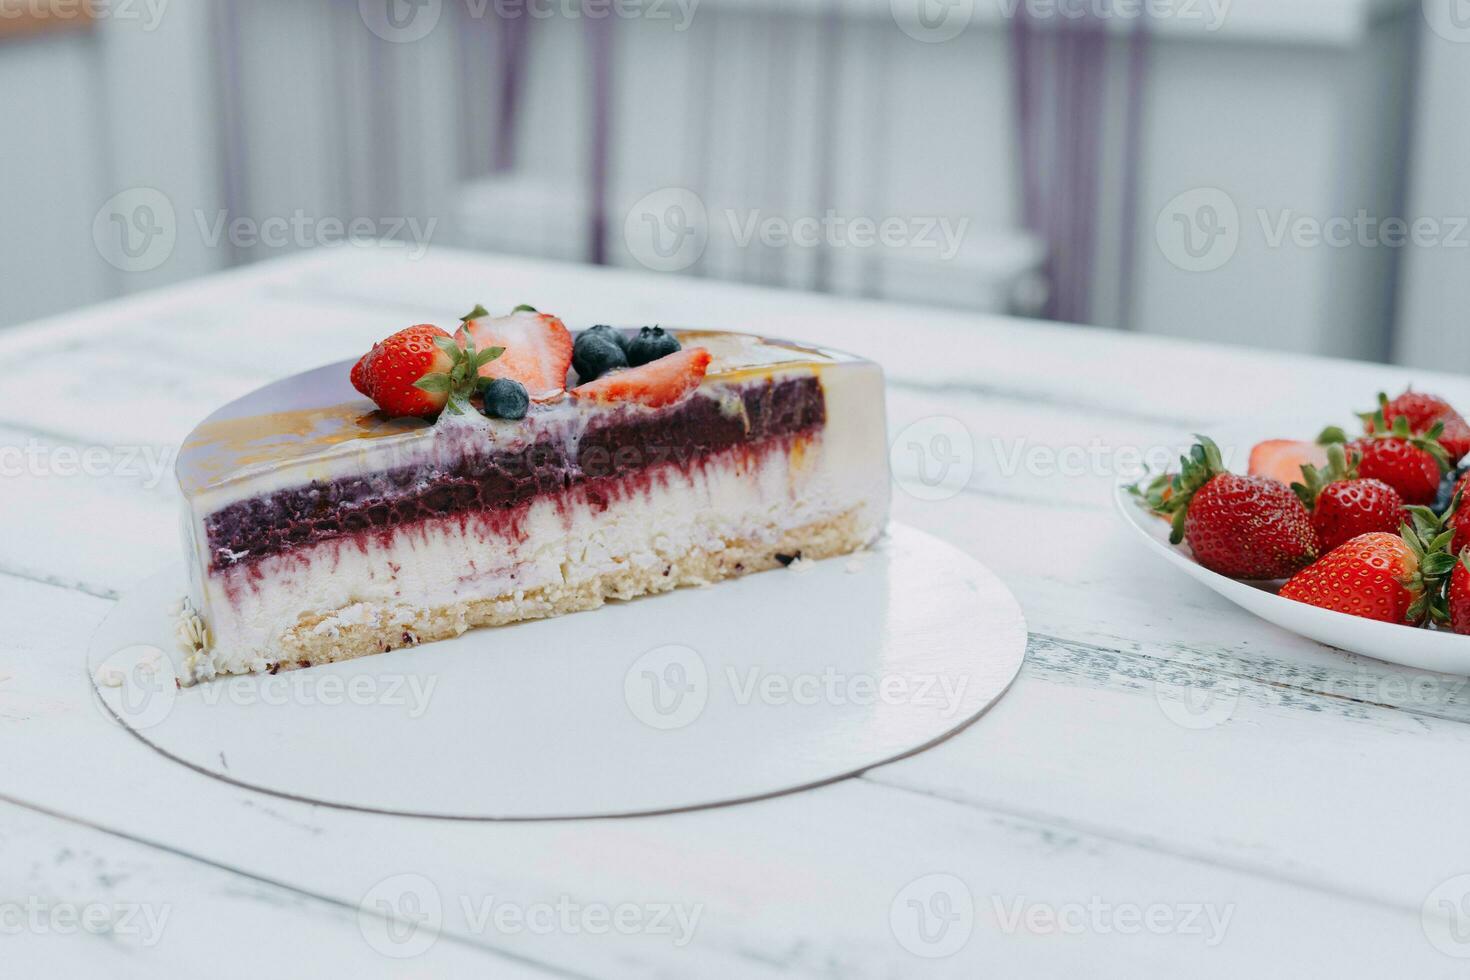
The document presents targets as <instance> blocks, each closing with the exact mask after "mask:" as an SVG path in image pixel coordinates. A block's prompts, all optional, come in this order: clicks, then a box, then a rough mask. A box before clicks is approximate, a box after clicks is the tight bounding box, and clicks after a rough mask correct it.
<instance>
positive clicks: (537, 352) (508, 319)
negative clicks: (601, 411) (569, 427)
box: [459, 306, 572, 402]
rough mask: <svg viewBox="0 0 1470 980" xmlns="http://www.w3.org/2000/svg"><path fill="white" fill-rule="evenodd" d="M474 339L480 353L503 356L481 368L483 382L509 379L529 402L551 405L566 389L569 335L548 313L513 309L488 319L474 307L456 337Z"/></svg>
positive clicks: (559, 322) (570, 358) (569, 358)
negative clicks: (489, 351) (497, 350)
mask: <svg viewBox="0 0 1470 980" xmlns="http://www.w3.org/2000/svg"><path fill="white" fill-rule="evenodd" d="M465 335H468V336H470V337H473V338H474V340H475V343H476V344H477V345H478V346H479V348H480V350H487V349H489V348H491V347H503V348H505V351H504V353H502V354H501V355H500V357H498V358H496V359H495V360H494V361H491V362H490V363H488V364H486V365H485V366H484V367H482V368H480V377H482V378H511V379H512V380H515V381H519V382H520V383H521V384H523V385H525V386H526V392H527V394H529V395H530V396H531V400H532V401H538V402H545V401H552V400H554V399H555V398H557V397H558V396H560V395H561V393H562V392H564V391H566V387H567V369H568V368H570V367H571V366H572V335H571V332H570V331H568V330H567V328H566V326H565V324H563V323H562V322H561V321H560V320H559V319H557V318H556V317H554V316H552V315H550V314H549V313H538V312H536V311H535V310H533V309H531V308H530V307H529V306H527V307H516V309H515V311H514V312H512V313H511V314H509V315H508V316H497V317H492V316H490V315H489V314H488V313H487V312H486V311H485V308H484V307H483V306H477V307H475V308H474V309H473V310H471V311H470V312H469V313H468V314H466V315H465V317H464V325H463V326H461V327H460V328H459V336H461V337H464V336H465Z"/></svg>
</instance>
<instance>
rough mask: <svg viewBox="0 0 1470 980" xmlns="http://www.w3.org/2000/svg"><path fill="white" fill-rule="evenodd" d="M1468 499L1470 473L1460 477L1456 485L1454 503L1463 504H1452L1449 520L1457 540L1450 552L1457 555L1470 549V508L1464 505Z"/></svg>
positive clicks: (1451, 546)
mask: <svg viewBox="0 0 1470 980" xmlns="http://www.w3.org/2000/svg"><path fill="white" fill-rule="evenodd" d="M1467 497H1470V473H1466V474H1465V475H1464V476H1462V477H1460V481H1459V482H1458V483H1456V484H1455V494H1454V501H1461V503H1460V504H1459V505H1458V506H1457V505H1456V504H1455V503H1454V501H1451V503H1450V516H1449V518H1448V520H1449V525H1450V527H1452V528H1454V530H1455V540H1454V543H1453V544H1451V545H1450V551H1451V552H1452V553H1454V554H1457V555H1458V554H1459V553H1460V552H1462V551H1464V550H1465V549H1466V548H1470V507H1466V506H1465V505H1464V503H1463V501H1464V500H1465V498H1467Z"/></svg>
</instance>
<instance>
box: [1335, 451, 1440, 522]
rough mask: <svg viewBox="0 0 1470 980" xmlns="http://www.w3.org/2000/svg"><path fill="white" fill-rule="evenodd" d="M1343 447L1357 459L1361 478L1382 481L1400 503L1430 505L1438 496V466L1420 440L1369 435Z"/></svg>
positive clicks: (1430, 452) (1433, 456) (1437, 462)
mask: <svg viewBox="0 0 1470 980" xmlns="http://www.w3.org/2000/svg"><path fill="white" fill-rule="evenodd" d="M1347 448H1348V452H1350V453H1353V454H1354V455H1356V456H1357V457H1358V473H1359V474H1360V475H1361V476H1362V477H1363V479H1365V480H1382V481H1383V482H1384V483H1387V484H1388V485H1389V486H1391V487H1393V488H1394V489H1395V490H1397V491H1398V493H1399V496H1400V497H1402V498H1403V499H1404V503H1406V504H1410V505H1419V506H1423V505H1425V504H1431V503H1433V502H1434V498H1435V497H1436V496H1437V495H1438V494H1439V478H1440V474H1441V468H1440V463H1439V460H1438V458H1437V457H1436V455H1435V453H1434V452H1433V451H1432V450H1430V449H1428V448H1426V446H1425V443H1424V441H1423V440H1422V439H1421V437H1418V436H1415V437H1413V438H1410V437H1407V436H1404V437H1399V436H1370V437H1368V438H1365V439H1359V440H1357V441H1356V442H1353V443H1349V444H1348V447H1347Z"/></svg>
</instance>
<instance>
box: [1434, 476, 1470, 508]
mask: <svg viewBox="0 0 1470 980" xmlns="http://www.w3.org/2000/svg"><path fill="white" fill-rule="evenodd" d="M1466 472H1467V468H1466V467H1464V466H1461V467H1457V468H1456V469H1453V470H1450V471H1449V472H1448V473H1446V474H1445V475H1444V479H1442V480H1440V482H1439V495H1438V496H1436V497H1435V499H1434V512H1435V513H1436V514H1443V513H1444V512H1445V511H1447V510H1449V509H1450V504H1451V503H1452V502H1453V501H1454V499H1455V486H1456V484H1458V483H1459V482H1460V478H1461V477H1463V476H1464V475H1465V473H1466Z"/></svg>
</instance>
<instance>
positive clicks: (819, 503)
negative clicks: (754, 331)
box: [178, 308, 889, 683]
mask: <svg viewBox="0 0 1470 980" xmlns="http://www.w3.org/2000/svg"><path fill="white" fill-rule="evenodd" d="M178 472H179V485H180V488H181V489H182V491H183V498H184V521H185V539H186V545H187V549H188V561H189V566H190V569H191V582H190V600H189V602H190V606H191V608H189V609H187V610H186V614H187V617H188V619H189V623H190V625H189V626H188V627H187V629H186V633H187V635H188V637H189V642H190V645H191V646H192V648H193V651H192V655H191V656H190V657H189V658H188V660H187V661H186V663H185V670H184V673H185V675H186V678H185V679H186V682H189V683H192V682H193V681H196V680H201V679H207V678H209V677H213V676H214V675H215V674H217V673H232V674H233V673H246V672H251V671H267V670H268V671H272V672H274V671H276V670H282V669H290V668H295V667H307V666H311V665H313V664H321V663H328V662H331V661H337V660H346V659H350V658H353V657H360V656H364V655H367V654H372V653H381V652H384V651H387V650H392V649H394V648H396V647H405V646H412V645H414V644H418V643H423V642H427V641H430V640H439V639H444V638H447V637H453V636H458V635H459V634H461V633H463V632H465V631H466V630H467V629H470V628H472V627H476V626H494V625H499V624H504V623H511V622H516V621H518V620H524V619H533V618H539V617H545V616H556V615H560V614H562V613H569V612H576V611H579V610H585V609H593V608H595V607H597V606H600V605H602V604H603V603H604V602H606V601H607V600H609V599H632V598H635V597H638V596H642V595H647V594H650V593H656V592H664V591H667V590H670V589H674V588H677V587H679V586H686V585H704V584H706V583H710V582H715V581H718V580H720V579H726V578H731V577H733V576H738V575H745V574H748V573H751V572H758V571H763V570H766V569H772V568H778V567H780V566H782V565H785V564H789V563H790V562H792V561H793V560H795V559H797V558H801V559H819V558H825V557H829V556H832V555H838V554H842V553H845V552H850V551H854V550H857V549H860V548H863V547H864V546H866V545H867V544H869V543H870V542H872V541H873V540H874V538H875V537H877V536H878V534H879V533H880V532H881V530H882V528H883V526H884V524H885V522H886V520H887V512H888V493H889V489H888V467H887V446H886V435H885V429H884V412H883V381H882V373H881V372H880V370H879V368H878V367H877V365H875V364H873V363H871V362H869V361H865V360H861V359H859V358H855V357H851V356H848V355H844V354H840V353H837V352H835V351H830V350H819V349H814V348H810V347H804V346H800V345H797V344H792V343H786V342H782V341H776V340H766V339H763V338H759V337H754V336H748V335H744V334H737V333H722V332H714V331H698V330H670V331H664V330H661V329H658V328H647V327H645V328H642V329H640V330H637V331H625V330H614V329H613V328H610V327H594V328H591V329H589V330H586V331H583V332H582V333H581V334H579V335H577V336H576V337H575V338H574V337H573V336H572V335H571V334H570V333H569V332H568V331H567V330H566V328H565V327H564V326H563V325H562V324H561V322H560V321H559V320H557V319H556V318H555V317H552V316H548V315H545V314H541V313H537V312H535V311H533V310H529V309H521V310H518V311H517V312H515V313H513V314H511V315H509V316H505V317H490V316H489V315H488V314H486V313H485V312H484V311H483V310H482V309H480V308H476V310H475V311H474V312H473V313H471V314H470V315H469V316H467V317H466V318H465V320H464V321H463V323H462V324H461V325H460V327H459V328H458V329H457V330H456V332H455V333H454V334H453V335H451V334H449V333H448V332H446V331H443V330H440V329H439V328H437V327H432V326H428V325H422V326H418V327H412V328H409V329H408V330H404V331H400V332H399V333H398V334H395V335H393V336H392V337H390V338H388V339H387V340H385V341H383V342H381V343H379V344H378V345H376V346H375V347H374V348H373V350H372V351H370V352H369V353H368V354H366V355H365V356H364V357H363V358H362V359H361V360H360V361H358V362H357V363H356V364H352V363H343V364H338V365H331V366H328V367H324V368H320V369H318V370H315V371H311V372H308V373H306V374H301V375H297V376H295V377H292V378H288V379H286V380H284V381H280V382H277V383H276V384H273V385H270V386H268V387H266V388H263V389H261V390H259V391H257V392H255V393H254V394H251V395H248V396H246V397H245V398H242V399H240V400H239V401H236V402H233V403H231V404H229V405H227V406H225V407H224V408H222V409H220V410H219V411H217V412H216V413H214V415H212V416H210V417H209V418H208V419H206V420H205V421H204V422H203V423H202V424H201V425H200V426H199V427H198V428H197V429H195V430H194V432H193V433H192V434H191V435H190V436H189V438H188V439H187V440H186V442H185V444H184V447H183V449H182V451H181V453H180V458H179V466H178Z"/></svg>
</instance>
